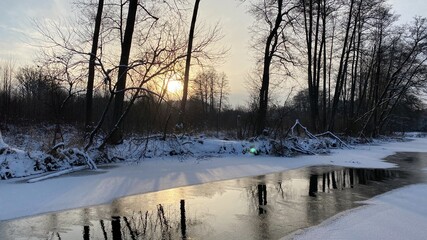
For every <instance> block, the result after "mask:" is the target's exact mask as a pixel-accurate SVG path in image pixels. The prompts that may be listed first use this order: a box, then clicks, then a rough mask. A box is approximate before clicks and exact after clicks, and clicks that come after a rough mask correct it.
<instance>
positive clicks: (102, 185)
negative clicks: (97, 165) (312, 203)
mask: <svg viewBox="0 0 427 240" xmlns="http://www.w3.org/2000/svg"><path fill="white" fill-rule="evenodd" d="M426 146H427V138H414V139H412V140H411V141H408V142H392V143H384V144H379V145H375V146H373V145H363V146H357V147H356V148H354V149H338V150H333V151H332V153H331V154H329V155H315V156H298V157H293V158H287V157H268V156H253V155H245V156H226V157H221V158H220V157H213V158H207V159H196V158H187V159H184V160H182V159H180V158H177V157H165V158H151V159H146V160H143V161H141V162H139V163H127V164H118V165H114V166H113V167H111V168H103V169H100V170H97V171H90V172H82V173H79V174H72V175H66V176H62V177H58V178H53V179H49V180H45V181H42V182H37V183H31V184H30V183H25V179H11V180H4V181H0V193H1V194H0V206H1V211H0V220H6V219H12V218H17V217H23V216H29V215H34V214H40V213H45V212H51V211H58V210H65V209H71V208H78V207H83V206H89V205H97V204H103V203H109V202H111V201H112V200H113V199H115V198H118V197H122V196H127V195H132V194H138V193H144V192H150V191H159V190H163V189H168V188H173V187H179V186H185V185H191V184H198V183H204V182H209V181H216V180H223V179H231V178H238V177H245V176H253V175H260V174H266V173H271V172H280V171H284V170H288V169H295V168H299V167H304V166H311V165H324V164H328V165H339V166H348V167H365V168H387V167H393V165H392V164H391V163H387V162H384V161H383V160H381V159H382V158H384V157H386V156H388V155H391V154H393V153H395V152H423V151H426V150H427V149H426ZM425 199H427V185H426V184H419V185H413V186H409V187H407V188H403V189H398V190H395V191H393V192H391V193H387V194H385V195H382V196H379V197H377V198H375V199H373V200H370V201H369V202H368V203H369V205H367V206H364V207H361V208H358V209H355V210H351V211H348V212H345V213H343V214H340V215H339V216H338V217H335V218H333V219H331V220H327V221H326V222H325V223H323V224H322V225H321V226H318V227H314V228H312V229H309V231H306V232H303V233H300V234H299V235H297V236H296V237H298V238H302V239H313V238H328V239H348V238H354V239H361V238H367V239H378V238H381V239H423V238H422V236H424V234H423V231H424V230H425V229H427V206H426V205H425V203H424V201H425ZM373 213H375V214H373Z"/></svg>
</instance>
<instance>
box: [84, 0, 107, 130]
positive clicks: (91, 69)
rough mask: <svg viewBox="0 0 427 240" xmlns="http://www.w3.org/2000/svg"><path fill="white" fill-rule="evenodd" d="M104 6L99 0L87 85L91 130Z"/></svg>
mask: <svg viewBox="0 0 427 240" xmlns="http://www.w3.org/2000/svg"><path fill="white" fill-rule="evenodd" d="M103 8H104V0H99V1H98V11H97V13H96V18H95V27H94V30H93V38H92V50H91V53H90V59H89V69H88V78H87V87H86V114H85V115H86V119H85V127H86V129H87V130H90V128H91V126H92V102H93V99H92V98H93V86H94V81H95V63H96V56H97V52H98V42H99V35H100V29H101V19H102V11H103Z"/></svg>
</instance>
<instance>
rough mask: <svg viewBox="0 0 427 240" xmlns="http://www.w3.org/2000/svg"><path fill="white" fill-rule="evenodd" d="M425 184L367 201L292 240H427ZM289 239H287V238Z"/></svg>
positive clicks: (426, 188)
mask: <svg viewBox="0 0 427 240" xmlns="http://www.w3.org/2000/svg"><path fill="white" fill-rule="evenodd" d="M426 199H427V184H417V185H411V186H408V187H404V188H401V189H397V190H394V191H392V192H389V193H386V194H383V195H380V196H378V197H376V198H374V199H371V200H369V201H366V203H367V204H368V205H366V206H363V207H359V208H356V209H353V210H349V211H347V212H344V213H342V214H339V215H338V216H335V217H333V218H331V219H328V220H326V221H325V222H323V223H322V224H320V225H319V226H315V227H313V228H310V229H308V230H305V231H301V232H300V233H298V234H296V235H294V236H291V237H292V238H294V239H349V240H351V239H420V240H421V239H426V238H427V236H426V232H425V230H426V229H427V205H426ZM286 238H289V237H286Z"/></svg>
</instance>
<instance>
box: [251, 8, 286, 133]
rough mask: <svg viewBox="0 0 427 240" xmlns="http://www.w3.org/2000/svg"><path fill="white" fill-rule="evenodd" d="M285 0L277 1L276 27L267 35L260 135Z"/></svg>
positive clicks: (258, 130)
mask: <svg viewBox="0 0 427 240" xmlns="http://www.w3.org/2000/svg"><path fill="white" fill-rule="evenodd" d="M282 8H283V0H278V1H277V9H278V10H277V16H276V20H275V23H274V27H273V28H272V29H271V30H270V33H269V35H268V37H267V41H266V44H265V50H264V66H263V74H262V84H261V89H260V91H259V109H258V114H257V122H256V134H257V135H260V134H262V132H263V131H264V129H265V126H266V118H267V108H268V88H269V85H270V65H271V61H272V58H273V55H274V52H275V51H276V47H277V39H278V30H279V27H280V24H281V23H282V21H283V16H282Z"/></svg>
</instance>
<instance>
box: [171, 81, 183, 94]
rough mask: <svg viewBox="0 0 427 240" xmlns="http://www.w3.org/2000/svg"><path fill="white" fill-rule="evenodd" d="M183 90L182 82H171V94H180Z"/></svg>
mask: <svg viewBox="0 0 427 240" xmlns="http://www.w3.org/2000/svg"><path fill="white" fill-rule="evenodd" d="M182 89H183V86H182V82H180V81H177V80H172V81H169V83H168V92H169V93H180V92H181V91H182Z"/></svg>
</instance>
